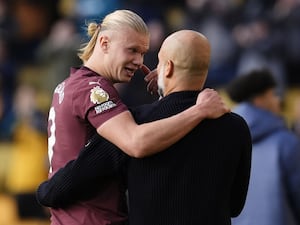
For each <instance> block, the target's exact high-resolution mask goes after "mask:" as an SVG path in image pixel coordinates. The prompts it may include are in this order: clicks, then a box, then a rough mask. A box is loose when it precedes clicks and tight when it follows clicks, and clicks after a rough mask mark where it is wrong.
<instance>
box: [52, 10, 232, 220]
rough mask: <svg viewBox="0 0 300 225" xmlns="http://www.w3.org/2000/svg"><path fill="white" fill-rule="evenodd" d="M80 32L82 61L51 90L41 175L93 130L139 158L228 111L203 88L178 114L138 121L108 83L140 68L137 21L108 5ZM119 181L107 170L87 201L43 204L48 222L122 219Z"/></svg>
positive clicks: (143, 37) (144, 31)
mask: <svg viewBox="0 0 300 225" xmlns="http://www.w3.org/2000/svg"><path fill="white" fill-rule="evenodd" d="M87 32H88V35H89V36H90V40H89V41H88V42H87V43H86V44H85V45H84V46H83V47H82V48H81V49H80V51H79V57H80V59H81V60H82V62H83V65H82V66H81V67H79V68H78V67H77V68H75V67H73V68H72V69H71V73H70V76H69V77H68V78H67V79H66V80H64V81H62V82H61V83H60V84H59V85H58V86H57V87H56V88H55V90H54V94H53V100H52V104H51V107H50V110H49V119H48V137H49V138H48V155H49V162H50V169H49V178H51V177H52V176H53V175H54V174H55V173H56V172H57V171H58V170H59V169H60V168H61V167H63V166H65V164H66V163H67V162H68V161H70V160H72V159H75V158H76V157H77V156H78V154H79V152H80V149H81V147H82V146H84V144H86V143H87V141H88V140H89V139H90V138H91V137H92V135H94V134H96V133H98V134H100V135H101V136H103V137H104V138H106V139H107V140H109V141H111V142H112V143H114V144H115V145H117V146H118V147H119V148H120V149H122V150H123V151H124V152H126V153H127V154H128V155H130V156H134V157H143V156H147V155H151V154H154V153H156V152H158V151H162V150H164V149H165V148H167V147H169V146H170V145H172V144H174V143H175V142H176V141H178V140H179V139H180V138H182V137H183V136H184V135H186V134H187V133H188V132H189V131H190V130H191V129H192V128H194V127H195V126H196V125H197V124H198V123H199V122H201V121H202V120H203V119H205V118H217V117H219V116H221V115H223V114H224V113H226V112H228V111H229V108H228V107H227V106H226V105H225V104H224V102H223V100H222V98H221V96H219V95H218V93H217V92H216V91H215V90H213V89H206V90H204V91H203V92H201V93H200V94H199V96H198V98H197V99H196V100H195V101H194V102H193V103H194V104H193V105H192V106H191V107H190V108H188V109H186V110H185V111H183V112H182V113H179V114H176V115H174V116H172V117H169V118H165V119H163V120H159V121H155V122H152V123H145V124H142V125H138V124H137V123H136V122H135V121H134V119H133V117H132V114H131V113H130V111H129V110H128V108H127V106H126V105H125V104H124V103H123V102H122V101H121V98H120V96H119V94H118V92H117V90H116V88H115V87H114V84H115V83H126V82H129V81H130V80H131V78H132V77H133V76H134V74H135V72H136V71H137V70H138V69H141V68H142V65H143V59H144V55H145V54H146V52H147V51H148V49H149V32H148V28H147V26H146V24H145V22H144V21H143V20H142V18H141V17H140V16H139V15H137V14H136V13H134V12H132V11H130V10H116V11H114V12H112V13H110V14H108V15H106V16H105V17H104V19H103V21H102V22H101V23H95V22H91V23H89V24H88V27H87ZM195 103H196V104H195ZM178 124H181V126H178ZM157 143H159V144H157ZM122 186H123V185H122V182H121V178H120V177H119V176H114V177H110V178H109V179H106V182H105V184H104V185H103V187H102V191H101V192H99V193H98V195H97V196H95V197H94V198H93V199H90V201H86V202H78V203H77V204H74V205H72V207H69V208H66V209H63V210H62V209H54V208H51V209H50V212H51V225H61V224H66V225H77V224H78V225H79V224H81V225H84V224H86V225H92V224H101V225H102V224H103V225H105V224H114V225H117V224H124V223H125V222H126V221H127V209H126V206H125V205H124V204H122V203H123V201H121V199H123V198H124V194H125V189H124V188H122Z"/></svg>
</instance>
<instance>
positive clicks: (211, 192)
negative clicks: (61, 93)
mask: <svg viewBox="0 0 300 225" xmlns="http://www.w3.org/2000/svg"><path fill="white" fill-rule="evenodd" d="M182 43H185V44H184V45H182ZM158 59H159V63H158V66H157V70H155V71H157V73H158V83H157V84H158V92H159V94H160V95H161V96H162V97H161V99H160V100H158V101H156V102H154V103H152V104H145V105H141V106H139V107H136V108H132V109H131V112H132V114H133V116H134V118H135V120H136V121H137V123H138V124H142V123H147V122H151V121H154V120H159V119H163V118H167V117H171V116H173V115H175V114H177V113H179V112H182V111H184V110H185V109H187V108H188V107H190V106H192V105H193V104H194V102H195V101H196V99H197V96H198V94H199V92H201V91H203V87H204V83H205V81H206V77H207V73H208V68H209V62H210V44H209V41H208V40H207V38H206V37H205V36H204V35H202V34H201V33H199V32H196V31H193V30H180V31H178V32H175V33H172V34H171V35H170V36H168V37H167V38H166V39H165V41H164V42H163V44H162V46H161V48H160V51H159V54H158ZM155 71H153V73H152V74H151V73H150V74H149V75H148V76H147V78H149V77H151V76H152V75H155ZM178 126H179V127H181V128H183V125H182V124H178ZM229 130H230V132H228V131H229ZM155 144H156V145H159V144H160V142H156V143H155ZM251 148H252V146H251V137H250V131H249V129H248V126H247V124H246V122H245V121H244V120H243V118H241V117H240V116H238V115H237V114H235V113H226V114H225V115H223V116H221V117H219V118H217V119H206V120H204V121H202V122H201V123H199V124H198V126H196V127H195V128H194V129H193V130H192V131H191V132H190V133H188V134H187V135H186V136H185V137H183V138H182V139H181V140H180V141H178V142H176V143H175V144H173V145H172V146H170V147H169V148H167V149H166V150H165V151H163V152H160V153H157V154H154V155H151V156H149V157H144V158H142V159H139V158H130V157H129V156H128V155H126V154H125V153H124V152H123V151H121V150H120V149H118V148H117V147H116V146H115V145H112V144H111V143H110V142H108V141H106V140H103V138H102V137H100V136H98V135H96V137H94V138H93V140H92V141H90V142H89V143H88V144H87V145H86V147H85V148H84V149H83V150H82V151H81V153H80V155H79V157H78V158H77V159H76V160H75V161H74V160H73V161H70V162H69V163H68V164H67V165H66V166H65V167H64V168H62V169H60V170H59V171H58V172H57V173H56V174H55V175H54V176H53V177H52V178H51V179H49V180H48V181H45V182H43V183H42V184H41V185H40V186H39V188H38V190H37V198H38V200H39V202H40V203H41V204H43V205H45V206H48V207H54V208H57V209H59V208H66V209H67V208H70V207H72V206H73V205H74V204H76V203H77V202H78V200H82V199H86V200H87V199H89V198H91V197H93V196H94V195H95V193H99V192H101V191H102V189H101V187H102V185H103V183H104V182H103V181H105V180H106V179H107V177H109V176H112V175H114V174H124V171H125V174H126V175H127V180H125V182H124V184H126V183H127V184H128V194H129V223H130V224H131V225H140V224H143V225H153V224H156V225H186V224H187V225H194V224H210V225H229V224H231V222H230V221H231V217H235V216H237V215H238V214H239V213H240V212H241V210H242V208H243V205H244V202H245V199H246V194H247V188H248V182H249V176H250V174H249V173H250V164H251ZM126 175H125V178H126Z"/></svg>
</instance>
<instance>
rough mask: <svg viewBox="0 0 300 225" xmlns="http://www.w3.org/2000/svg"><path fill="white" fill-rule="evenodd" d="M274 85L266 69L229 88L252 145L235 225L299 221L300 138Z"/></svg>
mask: <svg viewBox="0 0 300 225" xmlns="http://www.w3.org/2000/svg"><path fill="white" fill-rule="evenodd" d="M276 87H277V84H276V82H275V79H274V77H273V75H272V73H271V72H270V71H269V70H268V69H261V70H253V71H251V72H249V73H247V74H244V75H241V76H239V77H238V78H236V79H235V80H233V81H232V82H231V83H230V84H229V85H228V86H227V87H226V91H227V93H228V95H229V97H230V98H231V99H232V100H233V101H234V102H235V103H237V104H236V106H235V107H234V108H233V111H234V112H235V113H237V114H239V115H241V116H242V117H243V118H244V119H245V120H246V122H247V124H248V126H249V128H250V131H251V136H252V143H253V151H252V165H251V177H250V184H249V190H248V195H247V199H246V204H245V207H244V209H243V211H242V213H241V215H240V216H238V217H237V218H235V219H234V220H233V225H253V224H255V225H266V224H272V225H287V224H289V225H299V224H300V163H299V162H300V141H299V138H298V137H297V136H296V135H295V134H294V133H293V132H292V131H291V130H289V129H288V127H287V126H286V124H285V121H284V120H283V118H282V116H281V115H280V112H281V108H280V105H281V103H280V99H279V97H278V96H277V94H276Z"/></svg>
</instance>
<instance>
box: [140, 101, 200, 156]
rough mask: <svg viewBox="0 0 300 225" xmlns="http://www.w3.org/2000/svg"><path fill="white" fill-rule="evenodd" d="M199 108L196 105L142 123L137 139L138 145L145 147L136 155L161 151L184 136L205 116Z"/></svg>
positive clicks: (146, 154)
mask: <svg viewBox="0 0 300 225" xmlns="http://www.w3.org/2000/svg"><path fill="white" fill-rule="evenodd" d="M199 108H200V107H199V106H197V105H194V106H192V107H190V108H188V109H186V110H185V111H183V112H181V113H179V114H176V115H174V116H171V117H168V118H166V119H162V120H157V121H154V122H152V123H145V124H141V125H140V127H139V131H138V132H136V134H137V135H138V137H136V138H135V140H139V141H140V143H137V145H142V146H144V147H145V149H142V150H141V152H139V153H138V155H137V156H136V157H145V156H148V155H152V154H155V153H157V152H160V151H162V150H164V149H166V148H168V147H170V146H171V145H172V144H174V143H176V142H177V141H179V140H180V139H181V138H183V137H184V136H185V135H186V134H187V133H189V132H190V131H191V130H192V129H193V128H195V127H196V126H197V125H198V124H199V123H200V122H201V121H202V120H203V119H204V118H205V115H204V114H202V113H201V110H200V109H199ZM153 131H154V132H153Z"/></svg>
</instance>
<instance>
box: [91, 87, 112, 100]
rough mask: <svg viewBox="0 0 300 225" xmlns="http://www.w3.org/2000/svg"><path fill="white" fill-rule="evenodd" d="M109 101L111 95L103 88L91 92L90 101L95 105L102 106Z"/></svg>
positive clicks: (94, 88) (96, 88)
mask: <svg viewBox="0 0 300 225" xmlns="http://www.w3.org/2000/svg"><path fill="white" fill-rule="evenodd" d="M108 99H109V95H108V93H107V92H106V91H104V90H103V89H102V88H101V87H99V86H96V87H93V89H92V90H91V95H90V100H91V102H92V103H94V104H101V103H103V102H106V101H107V100H108Z"/></svg>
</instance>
